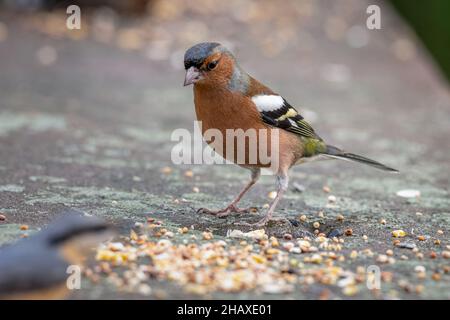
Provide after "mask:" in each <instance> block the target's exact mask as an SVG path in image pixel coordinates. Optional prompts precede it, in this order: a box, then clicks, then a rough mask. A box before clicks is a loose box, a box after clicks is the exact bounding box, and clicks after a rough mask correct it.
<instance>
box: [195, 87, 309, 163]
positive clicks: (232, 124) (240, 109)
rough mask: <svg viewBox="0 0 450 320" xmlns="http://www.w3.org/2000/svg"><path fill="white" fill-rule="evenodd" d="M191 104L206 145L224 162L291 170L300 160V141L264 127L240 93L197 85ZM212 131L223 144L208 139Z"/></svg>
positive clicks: (253, 109) (255, 112)
mask: <svg viewBox="0 0 450 320" xmlns="http://www.w3.org/2000/svg"><path fill="white" fill-rule="evenodd" d="M194 102H195V112H196V114H197V120H198V121H201V126H202V134H203V135H204V137H205V138H206V139H205V140H206V142H207V143H209V144H210V146H211V147H212V148H213V149H214V150H215V151H216V152H217V153H219V154H220V155H221V156H222V157H224V158H225V159H227V160H229V161H232V162H234V163H237V164H239V165H241V166H244V167H269V166H271V165H272V166H273V165H274V163H273V161H277V162H278V164H279V165H281V166H283V167H286V166H287V167H290V166H291V165H292V164H294V163H295V162H296V161H297V160H298V158H299V157H301V153H302V152H301V151H302V148H301V143H300V139H299V138H298V137H297V136H295V135H294V134H292V133H290V132H287V131H285V130H280V129H274V128H271V127H269V126H268V125H266V124H265V123H264V122H263V121H262V120H261V117H260V114H259V112H258V110H257V109H256V107H255V105H254V104H253V103H252V102H251V100H250V99H249V98H247V97H245V96H243V95H242V94H239V93H233V92H230V91H229V90H226V89H220V88H219V89H213V88H210V87H208V88H205V87H202V86H198V85H196V86H194ZM211 129H213V130H214V129H215V130H216V133H219V132H220V133H221V135H222V137H223V139H222V141H218V140H214V139H211V140H209V139H208V133H210V134H211V133H213V132H212V131H211ZM227 129H234V130H232V131H230V130H227ZM239 129H240V130H239ZM205 134H206V136H205ZM214 136H215V135H214ZM209 137H210V136H209ZM275 143H276V144H275Z"/></svg>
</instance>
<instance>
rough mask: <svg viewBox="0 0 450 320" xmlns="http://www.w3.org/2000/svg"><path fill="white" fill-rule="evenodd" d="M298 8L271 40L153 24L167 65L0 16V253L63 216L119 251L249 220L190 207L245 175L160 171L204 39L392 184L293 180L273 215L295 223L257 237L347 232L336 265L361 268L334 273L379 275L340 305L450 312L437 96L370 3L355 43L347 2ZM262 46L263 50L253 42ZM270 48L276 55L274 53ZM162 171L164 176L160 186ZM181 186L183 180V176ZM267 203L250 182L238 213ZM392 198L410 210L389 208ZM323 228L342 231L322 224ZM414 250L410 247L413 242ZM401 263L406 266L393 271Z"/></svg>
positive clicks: (347, 176)
mask: <svg viewBox="0 0 450 320" xmlns="http://www.w3.org/2000/svg"><path fill="white" fill-rule="evenodd" d="M305 3H306V4H308V3H309V6H308V5H305V7H301V8H299V9H298V12H299V13H300V17H298V19H291V20H288V21H287V22H286V21H284V20H283V21H282V22H281V23H279V24H273V25H271V24H270V23H272V22H270V21H266V20H262V21H260V20H255V23H254V26H252V25H251V24H247V23H245V22H243V20H244V19H243V18H242V16H240V15H239V14H237V13H236V12H234V11H232V8H231V9H230V8H225V9H223V10H230V11H229V17H227V16H225V18H224V17H222V18H221V19H219V18H216V19H215V20H214V19H213V18H214V16H211V15H205V14H203V15H202V13H189V12H187V13H185V14H184V15H183V16H177V17H176V19H175V18H174V19H173V20H171V19H169V18H167V17H166V19H161V22H158V23H159V24H158V28H160V29H158V32H159V33H162V34H163V35H164V36H170V37H171V41H172V44H171V47H170V48H171V50H170V52H168V53H167V52H164V50H162V49H161V48H159V49H160V50H162V53H161V55H162V57H161V55H160V56H158V55H157V54H156V55H155V54H153V55H152V51H151V52H150V54H148V53H146V51H145V48H143V47H142V46H141V45H142V43H141V42H139V41H138V40H136V37H135V34H133V33H132V31H130V32H129V33H126V32H125V33H123V38H122V41H121V42H120V41H119V43H118V44H115V43H104V42H102V41H99V40H98V39H97V38H95V37H93V36H92V35H91V34H90V33H89V34H88V35H86V34H82V35H81V36H80V37H78V36H75V37H73V38H71V37H70V35H69V36H68V35H67V34H65V33H64V32H63V34H52V32H51V31H52V30H54V29H55V23H58V21H59V20H58V19H54V20H52V21H50V22H49V23H48V25H49V26H48V25H46V26H44V27H43V25H42V24H43V23H44V22H43V21H46V20H45V19H48V17H47V16H41V15H38V14H35V15H32V16H30V15H18V14H13V13H11V12H5V11H3V12H1V14H0V21H1V22H2V24H1V27H2V28H1V29H2V30H1V31H2V32H0V33H1V35H2V36H1V37H0V39H1V41H0V146H1V153H0V212H1V214H3V215H5V216H6V221H4V222H0V243H1V244H4V243H8V242H11V241H14V240H16V239H18V238H19V237H20V236H21V234H23V233H24V231H20V229H19V226H20V225H22V224H27V225H29V226H30V230H29V231H27V232H28V233H31V232H33V231H34V230H38V229H40V228H41V227H43V226H45V225H46V224H47V223H48V222H49V221H51V220H52V219H53V218H54V217H55V215H56V214H57V213H58V212H59V211H60V210H61V209H64V208H67V207H70V208H77V209H80V210H83V211H85V212H87V213H89V214H93V215H98V216H101V217H103V218H105V219H107V220H108V221H111V222H113V223H115V224H117V225H118V226H120V230H121V233H122V234H123V235H127V234H129V231H130V228H131V227H132V226H133V225H134V224H135V222H145V220H146V218H147V217H149V216H151V217H156V218H158V219H161V220H163V221H164V223H165V224H167V225H169V226H172V227H178V226H191V225H194V227H195V229H196V230H199V231H204V230H211V231H212V232H213V233H214V234H215V235H216V237H217V238H220V237H225V235H226V232H227V230H228V229H234V228H236V227H233V225H232V224H233V222H235V221H238V220H240V219H244V220H246V221H255V220H257V219H259V216H255V215H248V216H246V217H242V218H238V217H231V218H228V219H220V220H219V219H216V218H214V217H211V216H206V215H198V214H196V209H198V208H200V207H203V206H207V207H213V208H214V207H221V206H224V205H225V204H226V203H227V202H228V201H230V200H231V198H232V197H233V196H234V194H235V193H236V190H238V189H239V188H240V187H241V186H242V184H243V182H244V181H246V179H248V173H247V172H246V171H245V170H242V169H240V168H238V167H235V166H230V165H227V166H223V165H222V166H207V165H192V166H189V165H185V166H175V165H173V164H172V162H171V158H170V154H171V149H172V147H173V146H174V144H175V143H174V142H171V141H170V136H171V133H172V131H173V130H174V129H176V128H187V129H189V130H190V131H192V128H193V120H194V109H193V101H192V89H191V88H184V87H183V86H182V81H183V77H184V72H183V70H182V60H181V59H182V58H181V57H182V53H183V49H184V48H186V47H188V45H189V44H192V43H195V42H198V41H201V40H204V39H206V40H209V39H219V40H220V39H226V40H227V43H231V44H233V45H234V51H235V52H236V53H237V55H238V57H239V60H240V61H241V64H242V65H243V66H244V67H245V68H246V69H247V70H249V72H250V73H251V74H253V75H254V76H255V77H256V78H259V79H261V80H262V81H263V82H265V83H267V84H268V85H270V86H271V87H273V88H274V89H275V90H276V91H278V92H280V93H282V94H283V95H284V96H285V97H286V99H287V100H288V101H290V102H291V104H293V105H295V106H298V108H299V109H300V110H302V111H303V112H304V114H305V115H306V118H307V119H309V120H310V122H311V123H312V124H313V125H314V127H315V128H316V130H317V131H318V133H319V134H320V135H321V136H322V137H323V138H324V139H325V140H327V141H328V142H329V143H331V144H334V145H337V146H341V147H343V148H346V149H348V150H351V151H353V152H355V153H360V154H364V155H367V156H369V157H371V158H374V159H377V160H379V161H381V162H384V163H386V164H389V165H391V166H393V167H395V168H398V169H399V170H400V171H401V173H400V174H398V175H392V174H386V173H384V172H379V171H377V170H372V169H370V168H368V167H364V166H359V165H353V164H350V163H347V162H339V161H333V162H332V161H330V162H324V163H315V164H307V165H304V166H301V167H296V168H295V169H293V170H292V172H291V181H292V183H297V184H301V185H302V186H304V188H305V190H304V191H303V192H302V193H299V192H298V191H296V190H295V189H294V187H293V186H291V189H290V191H289V192H288V193H287V195H286V197H285V199H284V200H283V201H282V202H281V204H280V206H279V209H278V212H277V214H278V215H279V216H286V217H289V218H292V219H297V218H298V216H299V215H301V214H305V215H306V216H307V217H308V222H306V223H299V224H298V225H297V226H293V225H286V224H282V225H274V226H269V227H268V228H267V232H268V233H269V234H274V235H278V236H280V235H283V234H284V233H286V232H291V233H293V234H294V236H295V235H298V234H301V233H302V232H304V231H309V232H313V231H314V228H313V226H312V222H313V221H319V222H320V223H321V225H322V226H321V228H320V230H321V231H323V232H328V231H330V230H333V229H339V230H344V229H346V228H351V229H352V230H353V236H348V237H345V236H344V238H345V246H344V250H343V252H342V254H344V255H346V256H348V255H349V254H350V252H351V251H352V250H357V251H359V252H360V251H362V250H364V249H366V248H370V249H371V250H372V251H373V252H374V253H375V255H374V256H373V257H368V256H365V255H360V256H359V257H358V258H356V259H355V260H351V259H347V260H346V261H345V262H343V263H342V265H343V266H345V267H346V268H348V269H351V270H355V269H356V267H357V266H368V265H372V264H379V265H380V267H381V269H382V271H389V272H392V274H393V281H392V282H391V283H386V284H383V286H382V288H381V294H379V295H377V296H374V295H373V294H372V293H371V292H370V291H369V290H367V289H364V286H361V288H360V290H359V291H358V293H356V294H355V295H354V296H352V297H351V298H364V299H370V298H374V297H377V298H395V297H399V298H402V299H412V298H423V299H426V298H431V299H448V298H450V281H449V280H450V276H449V275H448V274H443V272H442V270H443V268H444V267H445V266H448V260H446V259H444V258H443V257H441V254H442V252H443V251H445V250H448V249H446V246H448V245H449V244H450V243H449V238H448V235H449V232H450V228H449V222H450V195H449V192H450V190H449V174H450V166H449V165H448V163H449V160H450V154H449V148H450V142H449V139H448V137H449V136H450V97H449V90H448V88H449V87H448V84H447V83H445V82H444V80H443V79H442V77H441V76H440V75H439V73H438V71H437V70H436V69H435V67H434V65H433V63H432V62H431V61H430V59H429V57H428V56H427V54H426V53H425V52H424V49H423V48H422V47H421V46H420V45H419V43H418V42H417V40H416V39H415V38H414V36H413V35H412V34H411V32H410V31H409V30H408V29H407V28H406V27H405V25H404V23H403V22H402V21H400V20H399V18H398V17H397V16H396V15H395V14H394V13H393V12H392V10H391V8H390V7H388V6H387V5H385V4H384V3H382V4H381V5H382V14H383V16H382V29H381V30H374V31H369V30H367V29H365V28H362V27H360V26H364V25H365V19H366V14H365V8H366V7H367V5H365V4H364V2H363V1H359V2H351V3H350V5H347V6H346V5H344V2H343V1H341V2H338V1H336V2H333V3H334V4H333V5H329V3H327V2H325V1H322V2H315V3H314V5H312V4H311V3H310V2H305ZM230 6H231V5H230ZM345 8H347V9H345ZM273 10H274V14H278V13H277V11H276V10H288V9H287V8H278V7H277V8H273ZM268 11H270V10H268ZM163 12H164V11H163ZM169 12H170V10H169ZM244 12H247V11H244ZM252 12H253V11H252ZM247 13H248V12H247ZM228 18H229V19H228ZM244 18H245V17H244ZM139 19H140V18H133V17H126V18H124V17H122V18H119V19H118V24H119V25H120V28H122V27H123V28H125V27H129V26H132V27H133V28H135V24H136V21H138V22H140V21H141V20H139ZM52 23H53V24H52ZM283 23H284V24H283ZM206 26H207V27H206ZM57 27H58V25H57ZM61 28H62V27H61ZM117 28H118V30H119V27H117ZM280 28H281V29H280ZM283 28H286V29H283ZM127 30H129V29H127ZM132 30H133V29H132ZM274 30H275V31H274ZM276 30H281V31H279V33H278V34H277V33H276ZM286 30H290V31H291V33H288V32H285V31H286ZM89 32H90V29H89ZM164 32H165V33H164ZM265 33H266V34H269V36H267V37H265V38H264V39H266V38H267V39H268V40H267V42H264V41H265V40H261V41H260V40H258V38H257V37H263V36H264V34H265ZM286 34H287V35H288V38H287V39H288V40H286V38H285V37H284V36H283V35H286ZM255 38H256V39H255ZM283 41H284V42H283ZM277 44H280V45H281V44H283V50H280V52H278V47H277ZM155 50H156V49H155ZM156 52H157V51H156ZM153 53H154V52H153ZM157 53H158V52H157ZM164 54H166V56H164ZM164 167H170V168H171V169H172V172H171V173H170V174H165V173H163V172H162V171H161V170H162V168H164ZM186 170H192V171H193V177H187V176H185V172H186ZM324 186H328V187H329V188H330V189H331V193H325V192H324V191H323V187H324ZM194 188H198V190H196V191H199V192H195V191H193V189H194ZM273 189H274V179H273V178H272V177H269V176H266V177H263V178H262V179H261V182H260V183H259V184H258V185H257V186H256V187H255V188H254V189H253V190H252V191H251V192H250V193H249V195H248V196H247V197H246V198H245V199H244V200H243V204H244V205H252V206H257V207H258V208H259V209H260V211H263V209H262V206H263V204H265V203H268V201H269V199H268V197H267V194H268V192H269V191H272V190H273ZM403 189H415V190H419V191H420V194H421V195H420V197H417V198H412V199H406V198H402V197H399V196H397V195H396V192H397V191H399V190H403ZM330 194H332V195H334V196H335V197H336V198H337V201H336V203H335V204H334V205H329V203H328V196H329V195H330ZM176 199H178V200H179V201H175V200H176ZM319 211H323V212H324V217H323V218H321V217H318V215H317V213H318V212H319ZM417 212H421V213H422V215H421V216H420V215H417V214H416V213H417ZM338 214H342V215H343V216H344V221H343V222H337V220H336V217H337V215H338ZM381 219H385V220H386V224H385V225H383V224H381V223H380V220H381ZM395 229H403V230H405V231H406V232H407V233H408V235H407V237H406V241H409V242H411V243H414V244H415V245H416V246H417V247H418V248H419V250H420V252H421V253H423V255H424V258H423V259H419V258H417V256H416V253H413V252H412V251H411V250H409V249H400V248H396V247H394V246H393V244H392V239H391V231H392V230H395ZM243 230H244V229H243ZM245 230H248V228H247V229H245ZM438 230H442V231H443V234H442V235H440V234H438V233H437V231H438ZM363 235H367V237H368V241H367V242H365V241H364V240H363V238H362V236H363ZM418 235H424V236H425V238H426V240H425V241H419V240H418V239H417V236H418ZM175 237H177V235H176V236H175ZM435 239H440V240H441V245H439V246H436V245H435V244H434V240H435ZM404 240H405V239H402V241H404ZM388 249H392V250H393V251H394V258H395V259H396V262H395V263H394V264H380V263H378V262H377V261H376V259H377V256H378V254H385V252H386V250H388ZM431 251H435V252H436V253H437V254H438V257H437V258H436V259H431V258H430V257H429V255H430V252H431ZM402 255H406V256H408V257H409V259H408V260H402V259H401V258H400V257H401V256H402ZM417 265H422V266H424V267H425V268H426V270H427V272H426V277H425V279H418V278H417V276H416V274H415V271H414V268H415V267H416V266H417ZM435 272H438V273H442V275H441V276H442V277H441V279H440V281H435V280H433V279H432V278H431V275H432V274H433V273H435ZM402 281H403V282H405V281H406V282H407V283H409V284H410V286H409V288H410V292H408V290H404V289H401V288H400V287H401V285H399V282H400V283H401V282H402ZM151 285H152V287H154V288H158V290H160V291H164V292H165V297H168V298H190V297H191V298H192V297H193V298H197V296H195V295H192V294H188V293H185V292H184V291H183V290H180V289H179V287H178V286H177V285H175V284H173V283H170V282H167V281H155V282H154V283H151ZM417 286H419V289H417ZM420 286H422V287H420ZM325 287H326V286H324V285H320V284H313V285H311V287H310V288H309V289H308V290H303V289H302V288H298V289H297V290H295V291H294V292H292V293H289V294H283V295H264V294H261V295H260V294H257V293H254V292H252V291H250V292H242V293H237V294H224V293H214V294H212V295H210V296H208V297H213V298H240V299H245V298H249V297H251V298H257V297H262V298H273V299H280V298H282V299H287V298H295V299H298V298H306V299H316V298H318V297H319V294H320V292H321V291H322V289H323V288H325ZM411 288H412V290H411ZM416 289H417V290H418V292H416ZM422 289H423V290H422ZM330 290H331V296H330V298H349V297H347V296H346V295H344V294H343V293H342V292H341V291H340V290H339V288H337V287H330ZM72 297H73V298H123V297H137V298H139V297H140V296H139V295H138V294H131V295H130V294H127V293H123V292H120V291H117V290H115V289H114V288H112V287H111V286H109V285H108V284H106V283H104V282H101V283H100V284H96V285H93V284H91V283H90V282H86V283H85V284H84V286H83V289H82V290H80V291H77V292H76V293H74V294H73V296H72Z"/></svg>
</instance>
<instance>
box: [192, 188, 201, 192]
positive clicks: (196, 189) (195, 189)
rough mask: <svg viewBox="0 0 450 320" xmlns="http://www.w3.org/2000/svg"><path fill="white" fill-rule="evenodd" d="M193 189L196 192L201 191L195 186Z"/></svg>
mask: <svg viewBox="0 0 450 320" xmlns="http://www.w3.org/2000/svg"><path fill="white" fill-rule="evenodd" d="M192 191H194V192H195V193H199V192H200V189H199V188H197V187H193V188H192Z"/></svg>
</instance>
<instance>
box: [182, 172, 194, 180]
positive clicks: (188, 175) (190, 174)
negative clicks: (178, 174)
mask: <svg viewBox="0 0 450 320" xmlns="http://www.w3.org/2000/svg"><path fill="white" fill-rule="evenodd" d="M184 176H185V177H188V178H192V177H193V176H194V172H193V171H192V170H187V171H185V172H184Z"/></svg>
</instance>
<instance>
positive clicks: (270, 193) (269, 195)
mask: <svg viewBox="0 0 450 320" xmlns="http://www.w3.org/2000/svg"><path fill="white" fill-rule="evenodd" d="M267 196H268V197H269V199H275V198H276V196H277V192H276V191H270V192H269V194H268V195H267Z"/></svg>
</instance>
